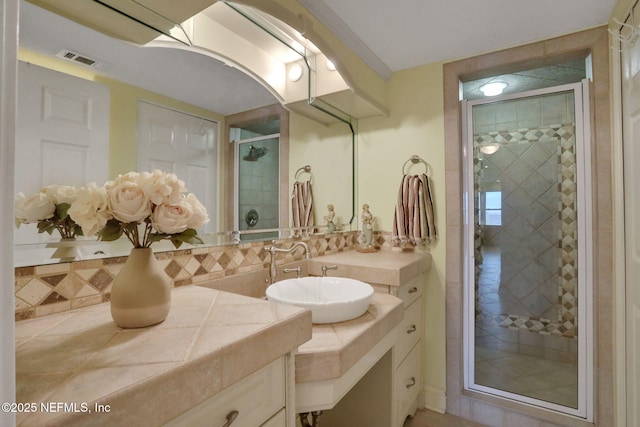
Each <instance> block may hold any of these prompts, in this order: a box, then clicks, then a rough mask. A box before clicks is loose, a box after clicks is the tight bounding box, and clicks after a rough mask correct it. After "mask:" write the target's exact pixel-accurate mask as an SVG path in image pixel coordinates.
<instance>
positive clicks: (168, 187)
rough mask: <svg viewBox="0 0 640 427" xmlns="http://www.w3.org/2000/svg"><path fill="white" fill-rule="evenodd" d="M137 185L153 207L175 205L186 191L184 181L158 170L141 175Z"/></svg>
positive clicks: (172, 174) (174, 175)
mask: <svg viewBox="0 0 640 427" xmlns="http://www.w3.org/2000/svg"><path fill="white" fill-rule="evenodd" d="M138 183H139V184H140V187H142V189H143V190H144V192H145V193H146V194H147V195H148V196H149V199H151V203H153V204H154V205H161V204H163V203H177V202H179V201H180V199H181V197H182V193H184V192H186V191H187V189H186V187H185V185H184V181H182V180H181V179H178V177H177V176H176V174H174V173H165V172H162V171H161V170H159V169H155V170H154V171H153V172H143V173H141V174H140V179H139V181H138Z"/></svg>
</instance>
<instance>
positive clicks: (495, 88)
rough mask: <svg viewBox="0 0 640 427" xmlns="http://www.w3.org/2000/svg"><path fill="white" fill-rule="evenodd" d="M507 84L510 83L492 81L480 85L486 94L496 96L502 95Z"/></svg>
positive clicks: (481, 90)
mask: <svg viewBox="0 0 640 427" xmlns="http://www.w3.org/2000/svg"><path fill="white" fill-rule="evenodd" d="M507 86H508V84H507V83H505V82H490V83H487V84H484V85H482V86H480V92H482V93H483V94H484V96H496V95H500V94H501V93H502V91H503V90H504V89H505V88H506V87H507Z"/></svg>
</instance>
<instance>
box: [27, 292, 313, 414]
mask: <svg viewBox="0 0 640 427" xmlns="http://www.w3.org/2000/svg"><path fill="white" fill-rule="evenodd" d="M15 335H16V383H17V385H16V388H17V391H16V394H17V398H16V402H20V403H21V404H27V403H29V404H31V403H34V404H35V407H31V406H26V407H24V406H21V407H20V408H21V409H25V410H26V409H30V408H32V409H35V412H32V413H28V412H25V411H20V412H19V413H17V414H16V416H17V417H16V419H17V424H18V425H30V426H31V425H44V424H46V425H64V426H71V425H82V426H85V425H97V424H101V425H159V424H162V423H163V422H166V421H168V420H169V419H172V418H174V417H175V416H177V415H179V414H180V413H182V412H184V411H185V410H187V409H189V408H190V407H192V406H194V405H195V404H197V403H199V402H200V401H202V400H204V399H206V398H208V397H210V396H213V395H214V394H216V393H217V392H219V391H221V390H222V389H224V388H226V387H228V386H230V385H231V384H233V383H235V382H237V381H238V380H240V379H242V378H244V377H245V376H247V375H249V374H250V373H252V372H254V371H256V370H257V369H259V368H260V367H262V366H265V365H266V364H268V363H269V362H271V361H272V360H275V359H276V358H278V357H280V356H282V355H283V354H286V353H288V352H289V351H291V350H293V349H295V348H297V347H298V346H300V345H301V344H302V343H304V342H306V341H308V340H309V339H310V338H311V313H310V312H309V311H307V310H303V309H300V308H297V307H293V306H286V305H278V304H272V303H269V302H268V301H264V300H261V299H255V298H249V297H245V296H241V295H236V294H231V293H227V292H221V291H216V290H212V289H207V288H202V287H198V286H186V287H182V288H176V289H174V290H173V294H172V307H171V312H170V313H169V316H168V317H167V319H166V320H165V321H164V322H163V323H160V324H158V325H155V326H151V327H148V328H142V329H121V328H118V327H117V326H116V325H115V324H114V323H113V321H112V319H111V314H110V312H109V304H108V303H105V304H99V305H94V306H90V307H85V308H82V309H78V310H73V311H69V312H65V313H59V314H53V315H49V316H45V317H42V318H37V319H30V320H24V321H21V322H17V323H16V331H15ZM96 404H100V405H105V406H102V408H103V409H106V408H108V409H109V412H99V413H98V412H97V411H96V406H95V405H96ZM106 405H108V406H106ZM45 409H47V410H48V411H49V412H47V411H46V410H45ZM89 411H91V412H89Z"/></svg>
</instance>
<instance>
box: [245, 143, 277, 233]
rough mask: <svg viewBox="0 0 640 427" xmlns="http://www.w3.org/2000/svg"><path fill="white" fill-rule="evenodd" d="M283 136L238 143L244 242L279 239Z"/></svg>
mask: <svg viewBox="0 0 640 427" xmlns="http://www.w3.org/2000/svg"><path fill="white" fill-rule="evenodd" d="M279 146H280V135H279V134H271V135H261V136H257V137H253V138H246V139H243V140H239V141H236V147H237V153H236V159H237V165H236V173H237V179H236V180H235V182H236V185H237V187H236V200H237V205H236V212H237V213H236V218H235V219H236V230H239V231H240V232H241V234H240V236H241V237H240V238H241V240H243V241H249V240H266V239H274V238H277V237H278V233H277V229H278V227H279V224H280V208H279V206H280V173H279V171H280V161H279V158H280V154H279V148H280V147H279Z"/></svg>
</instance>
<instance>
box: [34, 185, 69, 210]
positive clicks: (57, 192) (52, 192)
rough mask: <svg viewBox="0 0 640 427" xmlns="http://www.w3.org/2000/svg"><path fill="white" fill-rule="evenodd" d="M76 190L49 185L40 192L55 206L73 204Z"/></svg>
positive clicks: (65, 186)
mask: <svg viewBox="0 0 640 427" xmlns="http://www.w3.org/2000/svg"><path fill="white" fill-rule="evenodd" d="M77 191H78V190H77V189H76V188H75V187H70V186H68V185H49V186H48V187H45V188H43V189H42V192H43V193H44V194H46V195H47V197H49V198H50V199H51V200H52V201H53V203H55V204H56V205H58V204H60V203H69V204H71V203H73V201H74V200H75V199H76V192H77Z"/></svg>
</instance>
